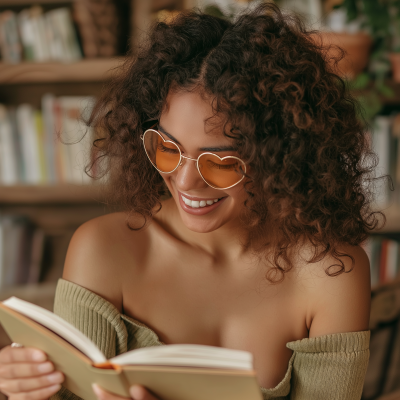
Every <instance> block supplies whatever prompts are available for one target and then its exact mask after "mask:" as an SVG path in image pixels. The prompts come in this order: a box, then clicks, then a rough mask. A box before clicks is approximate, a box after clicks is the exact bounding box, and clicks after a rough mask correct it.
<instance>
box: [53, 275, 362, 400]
mask: <svg viewBox="0 0 400 400" xmlns="http://www.w3.org/2000/svg"><path fill="white" fill-rule="evenodd" d="M54 312H55V313H56V314H58V315H59V316H61V317H62V318H64V319H65V320H66V321H68V322H69V323H71V324H72V325H74V326H75V327H76V328H78V329H79V330H80V331H82V332H83V333H84V334H85V335H86V336H87V337H89V338H90V339H91V340H92V341H93V342H94V343H96V345H97V346H98V347H99V348H100V349H101V351H102V352H103V353H104V354H105V356H106V357H107V358H111V357H114V356H116V355H118V354H121V353H124V352H126V351H129V350H133V349H137V348H141V347H149V346H162V345H163V343H162V342H161V341H160V340H159V338H158V336H157V335H156V333H155V332H154V331H152V330H151V329H150V328H148V327H147V326H145V325H144V324H142V323H141V322H139V321H137V320H135V319H133V318H131V317H128V316H127V315H124V314H121V313H119V311H118V310H117V309H116V308H115V306H114V305H112V304H111V303H109V302H108V301H106V300H105V299H103V298H102V297H100V296H98V295H97V294H95V293H93V292H91V291H89V290H87V289H85V288H83V287H82V286H79V285H77V284H75V283H72V282H69V281H66V280H64V279H60V280H59V282H58V285H57V290H56V297H55V302H54ZM369 336H370V332H369V331H364V332H352V333H338V334H333V335H326V336H320V337H316V338H312V339H302V340H297V341H294V342H289V343H287V344H286V346H287V347H288V348H289V349H291V350H293V355H292V357H291V359H290V361H289V365H288V369H287V372H286V375H285V377H284V378H283V380H282V381H281V382H280V383H279V384H278V385H277V386H276V387H274V388H273V389H265V388H261V392H262V394H263V397H264V400H267V399H276V400H283V399H291V400H359V399H360V398H361V392H362V387H363V382H364V377H365V373H366V370H367V365H368V359H369ZM266 340H268V339H267V338H266ZM58 399H63V400H77V399H79V398H78V396H76V395H74V394H73V393H71V392H70V391H68V390H67V389H65V388H62V389H61V390H60V391H59V392H58V393H57V394H56V395H55V396H53V397H52V400H58ZM243 400H246V399H243Z"/></svg>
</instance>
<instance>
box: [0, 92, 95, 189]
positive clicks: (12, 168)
mask: <svg viewBox="0 0 400 400" xmlns="http://www.w3.org/2000/svg"><path fill="white" fill-rule="evenodd" d="M93 102H94V98H93V97H89V96H70V97H69V96H63V97H55V96H53V95H51V94H46V95H44V96H43V98H42V110H41V111H39V110H35V109H34V108H33V107H32V106H31V105H29V104H21V105H19V106H17V107H16V108H13V107H5V106H4V105H1V104H0V185H16V184H32V185H38V184H58V183H74V184H89V183H91V181H92V179H91V178H90V177H89V176H88V175H87V174H86V173H85V172H84V167H85V165H86V164H87V163H88V162H89V161H90V147H91V143H92V140H93V130H92V128H90V127H87V126H86V125H85V123H84V122H83V120H82V119H83V118H86V117H87V115H88V113H90V112H91V108H92V105H93Z"/></svg>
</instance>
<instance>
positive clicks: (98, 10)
mask: <svg viewBox="0 0 400 400" xmlns="http://www.w3.org/2000/svg"><path fill="white" fill-rule="evenodd" d="M72 7H73V17H74V21H75V23H76V25H77V27H78V32H79V35H80V38H81V43H82V49H83V53H84V55H85V57H87V58H93V57H113V56H116V55H117V54H118V53H119V48H118V47H119V44H120V43H119V42H120V41H121V23H120V18H119V15H118V9H117V5H116V2H115V1H112V0H103V1H101V2H99V1H96V0H79V1H74V2H73V3H72Z"/></svg>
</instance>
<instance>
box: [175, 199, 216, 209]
mask: <svg viewBox="0 0 400 400" xmlns="http://www.w3.org/2000/svg"><path fill="white" fill-rule="evenodd" d="M182 200H183V202H184V203H185V204H186V205H187V206H189V207H193V208H199V207H205V206H206V205H209V206H210V205H211V204H214V203H216V202H217V201H218V200H219V199H214V200H201V201H198V200H189V199H187V198H186V197H185V196H182Z"/></svg>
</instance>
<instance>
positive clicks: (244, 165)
mask: <svg viewBox="0 0 400 400" xmlns="http://www.w3.org/2000/svg"><path fill="white" fill-rule="evenodd" d="M149 131H153V132H155V133H157V135H158V136H160V137H161V139H162V140H163V141H164V143H172V144H173V145H174V146H175V147H176V148H177V149H178V150H179V155H180V158H179V162H178V165H177V166H176V167H175V168H174V169H173V170H172V171H170V172H164V171H161V170H159V169H158V168H157V167H156V166H155V165H154V163H153V161H151V159H150V156H149V155H148V153H147V150H146V146H145V144H144V138H145V136H146V133H147V132H149ZM140 139H142V142H143V148H144V151H145V153H146V156H147V158H148V159H149V161H150V162H151V164H152V165H153V167H154V168H155V169H156V170H157V171H158V172H160V173H161V174H172V173H173V172H174V171H176V170H177V169H178V168H179V167H180V166H181V165H182V163H183V159H186V160H192V161H196V168H197V171H198V173H199V174H200V176H201V178H202V179H203V181H204V182H205V183H207V185H208V186H210V187H212V188H213V189H217V190H226V189H230V188H233V187H234V186H236V185H237V184H239V183H240V182H242V180H243V179H244V177H245V176H244V175H242V177H241V178H240V180H239V181H238V182H236V183H234V184H233V185H231V186H228V187H225V188H217V187H215V186H213V185H211V184H209V183H208V182H207V181H206V180H205V179H204V177H203V175H202V173H201V172H200V168H199V160H200V157H201V156H203V155H207V154H211V155H212V156H216V157H218V158H219V159H220V160H221V161H224V160H225V159H227V158H234V159H235V160H238V161H240V162H241V163H242V164H243V167H244V173H246V164H245V163H244V161H243V160H241V159H240V158H239V157H235V156H226V157H222V158H221V157H220V156H219V155H218V154H215V153H211V152H204V153H201V154H199V156H198V157H197V158H192V157H187V156H184V155H183V154H182V151H181V149H180V148H179V146H178V145H177V144H176V143H175V142H173V141H172V140H165V139H164V138H163V136H162V135H161V134H160V132H158V131H157V130H155V129H152V128H149V129H147V130H146V131H145V132H144V133H143V135H140Z"/></svg>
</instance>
